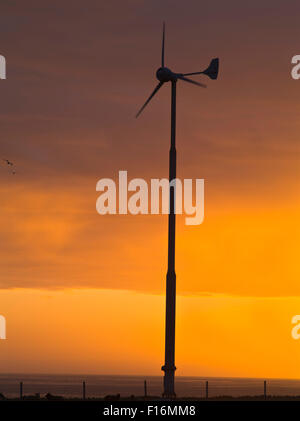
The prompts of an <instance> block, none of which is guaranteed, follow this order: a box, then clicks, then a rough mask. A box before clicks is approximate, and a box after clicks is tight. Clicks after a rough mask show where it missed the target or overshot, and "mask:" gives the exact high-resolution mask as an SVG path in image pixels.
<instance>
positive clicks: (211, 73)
mask: <svg viewBox="0 0 300 421" xmlns="http://www.w3.org/2000/svg"><path fill="white" fill-rule="evenodd" d="M218 70H219V59H218V58H214V59H213V60H212V61H211V62H210V65H209V66H208V68H207V69H206V70H204V71H202V72H194V73H174V72H172V71H171V70H170V69H168V68H167V67H165V23H164V24H163V36H162V50H161V67H160V68H159V69H158V70H157V72H156V78H157V79H158V81H159V83H158V85H157V86H156V88H155V89H154V91H153V92H152V94H151V95H150V96H149V98H148V99H147V101H146V102H145V104H144V105H143V106H142V108H141V109H140V110H139V112H138V113H137V115H136V117H138V116H139V115H140V114H141V112H142V111H143V109H144V108H145V107H146V105H147V104H148V103H149V102H150V101H151V99H152V98H153V97H154V95H155V94H156V93H157V92H158V90H159V89H160V88H161V87H162V86H163V84H165V83H167V82H171V148H170V155H169V181H170V182H171V181H172V180H174V179H175V178H176V147H175V137H176V84H177V81H178V79H179V80H182V81H184V82H188V83H192V84H194V85H197V86H200V87H202V88H206V85H203V84H202V83H199V82H196V81H195V80H192V79H190V78H187V77H186V76H191V75H200V74H204V75H207V76H208V77H210V78H211V79H217V77H218ZM169 204H170V205H169V206H170V207H169V232H168V271H167V282H166V325H165V364H164V365H163V366H162V368H161V369H162V370H163V371H164V373H165V374H164V391H163V396H164V397H165V398H174V397H176V394H175V389H174V374H175V370H176V367H175V309H176V273H175V191H174V188H171V187H170V188H169Z"/></svg>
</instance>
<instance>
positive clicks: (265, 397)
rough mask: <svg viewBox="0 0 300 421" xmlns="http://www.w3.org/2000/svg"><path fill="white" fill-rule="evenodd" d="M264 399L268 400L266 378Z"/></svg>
mask: <svg viewBox="0 0 300 421" xmlns="http://www.w3.org/2000/svg"><path fill="white" fill-rule="evenodd" d="M264 399H265V401H266V400H267V382H266V380H264Z"/></svg>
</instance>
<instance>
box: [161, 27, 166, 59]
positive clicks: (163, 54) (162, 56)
mask: <svg viewBox="0 0 300 421" xmlns="http://www.w3.org/2000/svg"><path fill="white" fill-rule="evenodd" d="M161 67H165V22H164V23H163V36H162V46H161Z"/></svg>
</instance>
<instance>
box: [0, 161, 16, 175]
mask: <svg viewBox="0 0 300 421" xmlns="http://www.w3.org/2000/svg"><path fill="white" fill-rule="evenodd" d="M2 161H4V162H5V163H6V165H9V166H10V167H14V163H13V162H11V161H9V160H8V159H3V158H2ZM11 173H12V174H13V175H15V174H16V171H15V170H14V169H12V172H11Z"/></svg>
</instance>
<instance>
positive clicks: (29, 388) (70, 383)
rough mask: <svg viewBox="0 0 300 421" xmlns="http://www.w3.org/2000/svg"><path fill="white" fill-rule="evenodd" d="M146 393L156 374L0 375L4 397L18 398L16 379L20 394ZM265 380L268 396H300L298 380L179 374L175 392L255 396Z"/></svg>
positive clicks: (153, 388) (155, 390) (155, 389)
mask: <svg viewBox="0 0 300 421" xmlns="http://www.w3.org/2000/svg"><path fill="white" fill-rule="evenodd" d="M145 380H146V383H147V394H148V396H161V393H162V377H160V376H124V375H122V376H117V375H114V376H110V375H62V374H58V375H55V374H0V393H2V394H3V395H4V396H6V397H10V398H12V397H18V396H19V394H20V382H22V383H23V386H22V388H23V395H35V394H40V396H41V397H42V396H44V395H46V394H47V393H51V394H52V395H56V396H64V397H69V398H70V397H74V398H76V397H78V398H81V397H82V390H83V381H84V382H85V384H86V386H85V387H86V397H87V398H89V397H90V398H92V397H105V396H107V395H116V394H120V395H121V396H124V397H125V396H126V397H127V396H132V395H133V396H143V395H144V381H145ZM264 380H266V381H267V383H266V384H267V394H268V395H277V396H278V395H281V396H288V395H291V396H300V380H283V379H254V378H236V377H233V378H230V377H181V376H176V394H177V396H180V397H205V393H206V382H207V381H208V395H209V396H210V397H214V396H234V397H237V396H257V395H263V393H264Z"/></svg>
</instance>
